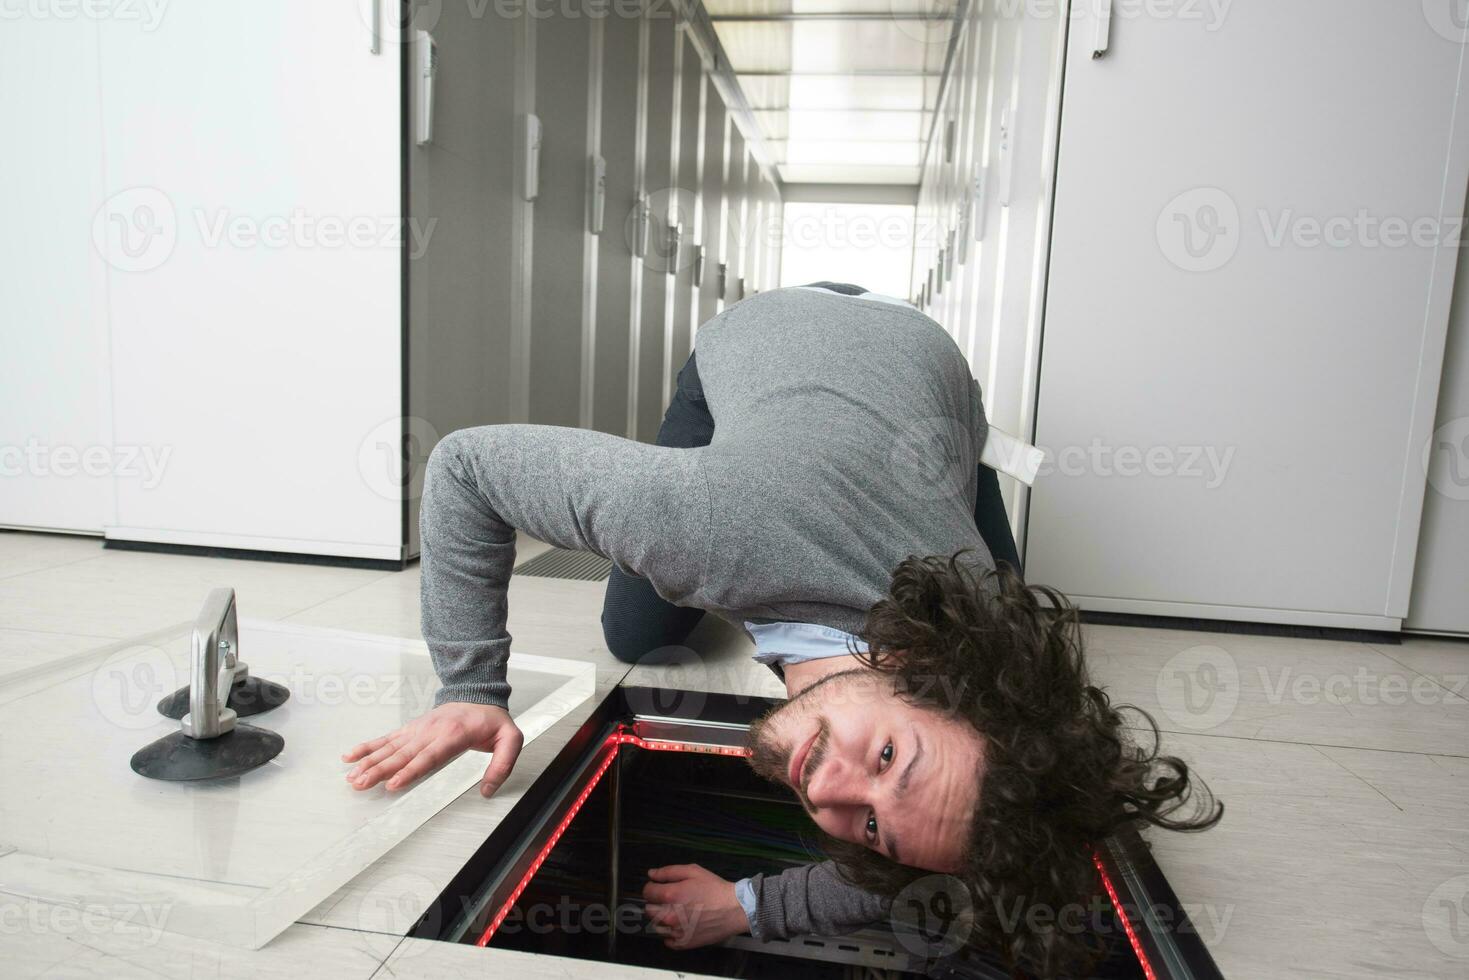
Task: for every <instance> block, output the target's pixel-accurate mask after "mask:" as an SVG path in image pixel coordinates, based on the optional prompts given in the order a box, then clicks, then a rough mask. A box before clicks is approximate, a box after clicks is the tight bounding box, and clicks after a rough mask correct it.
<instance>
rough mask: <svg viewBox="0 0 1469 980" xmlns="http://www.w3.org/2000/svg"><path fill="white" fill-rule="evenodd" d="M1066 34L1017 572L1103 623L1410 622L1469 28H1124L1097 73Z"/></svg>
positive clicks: (1462, 144)
mask: <svg viewBox="0 0 1469 980" xmlns="http://www.w3.org/2000/svg"><path fill="white" fill-rule="evenodd" d="M1323 23H1330V24H1331V36H1332V43H1331V44H1330V45H1329V46H1326V47H1323V46H1322V45H1321V44H1320V36H1321V34H1320V32H1321V25H1322V24H1323ZM1068 30H1069V33H1070V37H1069V41H1068V47H1067V67H1066V81H1065V87H1066V91H1065V100H1064V103H1063V104H1064V109H1063V114H1062V119H1061V134H1060V147H1059V155H1058V160H1059V163H1058V167H1059V169H1058V173H1057V178H1056V197H1055V214H1054V231H1053V240H1052V249H1051V256H1050V275H1049V281H1048V287H1047V310H1046V319H1045V344H1044V355H1043V363H1042V367H1041V376H1040V378H1041V380H1040V394H1039V408H1038V424H1037V429H1036V438H1037V442H1038V443H1039V444H1040V445H1042V446H1043V447H1045V448H1047V449H1048V450H1049V451H1050V452H1051V453H1052V457H1053V459H1054V460H1055V461H1056V464H1055V465H1056V469H1055V471H1054V472H1052V473H1051V474H1050V475H1043V476H1042V478H1041V479H1040V480H1038V481H1037V483H1036V487H1035V490H1034V493H1033V495H1032V512H1031V519H1030V535H1029V541H1028V545H1027V555H1026V557H1027V568H1026V570H1027V573H1028V576H1029V577H1032V578H1034V579H1035V580H1037V581H1044V582H1048V583H1051V584H1053V585H1056V586H1059V587H1061V588H1062V589H1064V590H1066V591H1067V592H1069V593H1071V594H1073V595H1074V596H1076V597H1077V598H1078V599H1079V601H1080V602H1081V603H1082V605H1083V606H1084V607H1086V608H1091V609H1099V610H1111V611H1117V612H1131V613H1144V614H1154V615H1174V616H1203V617H1209V618H1219V619H1244V620H1253V621H1266V622H1284V623H1299V624H1311V625H1325V626H1348V627H1365V628H1374V629H1395V628H1397V627H1398V626H1399V625H1400V623H1401V621H1402V619H1403V617H1404V616H1405V615H1406V614H1407V612H1408V600H1409V591H1410V583H1411V579H1412V574H1413V567H1414V559H1415V553H1416V551H1417V548H1418V531H1419V519H1420V514H1421V511H1422V507H1423V499H1424V486H1425V476H1424V469H1423V462H1422V458H1423V450H1424V447H1425V446H1427V445H1428V444H1429V439H1430V436H1431V435H1432V432H1433V428H1434V425H1433V418H1434V407H1435V399H1436V394H1437V388H1438V382H1439V377H1440V372H1441V365H1442V351H1443V348H1444V338H1445V331H1446V324H1447V320H1448V312H1449V301H1450V289H1451V285H1452V281H1453V274H1454V259H1455V252H1454V245H1455V243H1456V238H1455V237H1452V236H1450V235H1449V234H1447V232H1448V231H1449V230H1450V229H1456V228H1457V227H1458V225H1459V218H1460V216H1461V215H1462V214H1463V206H1464V191H1465V185H1466V178H1469V99H1465V98H1464V94H1465V82H1464V79H1463V76H1462V56H1463V43H1462V42H1463V40H1464V39H1463V37H1462V36H1461V35H1462V26H1460V27H1459V28H1457V29H1453V25H1450V24H1447V23H1437V22H1435V20H1434V18H1425V17H1424V16H1423V12H1422V11H1421V10H1420V9H1419V8H1418V7H1417V6H1416V5H1402V4H1377V3H1366V2H1362V3H1340V2H1326V0H1318V2H1300V3H1292V4H1263V3H1261V4H1238V5H1235V6H1234V7H1233V8H1231V10H1230V13H1229V22H1228V26H1227V29H1225V30H1218V31H1208V30H1206V29H1205V26H1204V25H1203V24H1202V23H1199V22H1196V21H1188V22H1185V21H1181V20H1177V19H1168V18H1132V19H1127V20H1125V21H1120V22H1114V23H1113V25H1112V36H1111V39H1110V44H1109V45H1107V47H1106V50H1105V52H1104V56H1103V57H1093V52H1094V50H1096V49H1097V47H1098V44H1099V43H1102V42H1100V41H1099V40H1098V37H1097V33H1096V30H1095V24H1093V23H1092V22H1091V21H1089V20H1087V19H1081V20H1073V21H1072V22H1071V23H1070V24H1069V26H1068ZM1159 79H1187V84H1179V85H1160V84H1158V80H1159ZM1323 107H1329V108H1327V109H1325V110H1324V108H1323ZM1461 448H1462V447H1461Z"/></svg>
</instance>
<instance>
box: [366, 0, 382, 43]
mask: <svg viewBox="0 0 1469 980" xmlns="http://www.w3.org/2000/svg"><path fill="white" fill-rule="evenodd" d="M366 2H367V11H366V13H367V29H368V31H369V33H371V35H372V47H370V48H369V49H368V51H369V52H371V53H372V54H382V53H383V2H382V0H366Z"/></svg>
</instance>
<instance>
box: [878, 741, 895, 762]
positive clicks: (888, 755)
mask: <svg viewBox="0 0 1469 980" xmlns="http://www.w3.org/2000/svg"><path fill="white" fill-rule="evenodd" d="M878 758H880V759H881V760H882V765H881V766H880V767H879V769H886V768H887V767H888V765H889V764H890V763H891V762H892V761H893V743H892V742H889V743H888V744H886V745H884V746H883V747H882V754H881V755H880V756H879V757H878Z"/></svg>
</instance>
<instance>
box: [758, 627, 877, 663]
mask: <svg viewBox="0 0 1469 980" xmlns="http://www.w3.org/2000/svg"><path fill="white" fill-rule="evenodd" d="M745 629H747V630H749V631H750V635H751V636H752V637H754V638H755V660H756V661H757V662H758V663H762V664H799V663H805V662H806V661H807V660H824V659H826V658H827V657H845V656H847V655H848V654H850V653H851V652H852V650H853V648H854V647H855V649H856V650H857V651H858V652H859V653H866V652H867V644H866V643H863V642H862V641H861V640H859V639H857V638H856V637H855V636H853V635H852V634H851V633H844V632H843V631H841V630H839V629H835V628H833V627H831V626H822V625H820V624H819V623H751V622H749V621H746V622H745Z"/></svg>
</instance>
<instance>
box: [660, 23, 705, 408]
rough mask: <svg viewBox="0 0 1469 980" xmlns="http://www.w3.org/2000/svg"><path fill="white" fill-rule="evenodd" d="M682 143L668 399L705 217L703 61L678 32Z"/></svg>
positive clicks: (672, 218)
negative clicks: (701, 192)
mask: <svg viewBox="0 0 1469 980" xmlns="http://www.w3.org/2000/svg"><path fill="white" fill-rule="evenodd" d="M679 50H680V58H679V72H678V79H677V85H678V93H679V95H678V142H677V146H676V147H675V150H674V152H675V154H676V160H675V164H676V167H675V174H674V176H675V179H674V182H673V183H674V192H673V194H672V195H671V198H672V199H671V200H670V202H669V210H670V215H669V223H670V227H671V228H672V230H673V235H672V237H673V240H672V242H671V243H670V246H669V252H670V270H669V271H670V273H671V274H672V276H673V290H672V302H671V304H670V306H669V309H668V321H669V323H668V330H667V337H668V340H669V345H668V351H667V356H666V357H665V358H664V367H665V373H664V387H663V403H664V404H665V405H666V404H667V403H668V399H669V398H671V397H672V395H673V385H674V382H675V379H676V378H677V376H678V371H679V369H680V368H682V367H683V364H684V361H686V360H687V359H688V356H689V351H691V350H692V349H693V338H694V326H695V323H694V315H695V303H694V298H695V297H694V273H695V271H696V260H697V257H698V240H699V234H700V231H701V228H700V222H701V219H702V216H701V214H700V208H699V187H700V176H701V175H700V173H699V167H700V163H701V161H702V157H701V156H700V150H701V149H702V143H701V140H702V137H703V133H702V132H701V131H700V128H701V124H702V121H703V110H704V98H703V94H704V63H703V61H702V60H701V59H700V57H699V52H698V51H697V49H695V47H694V43H693V41H692V40H691V39H690V37H689V35H688V34H687V33H686V32H680V33H679Z"/></svg>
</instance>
